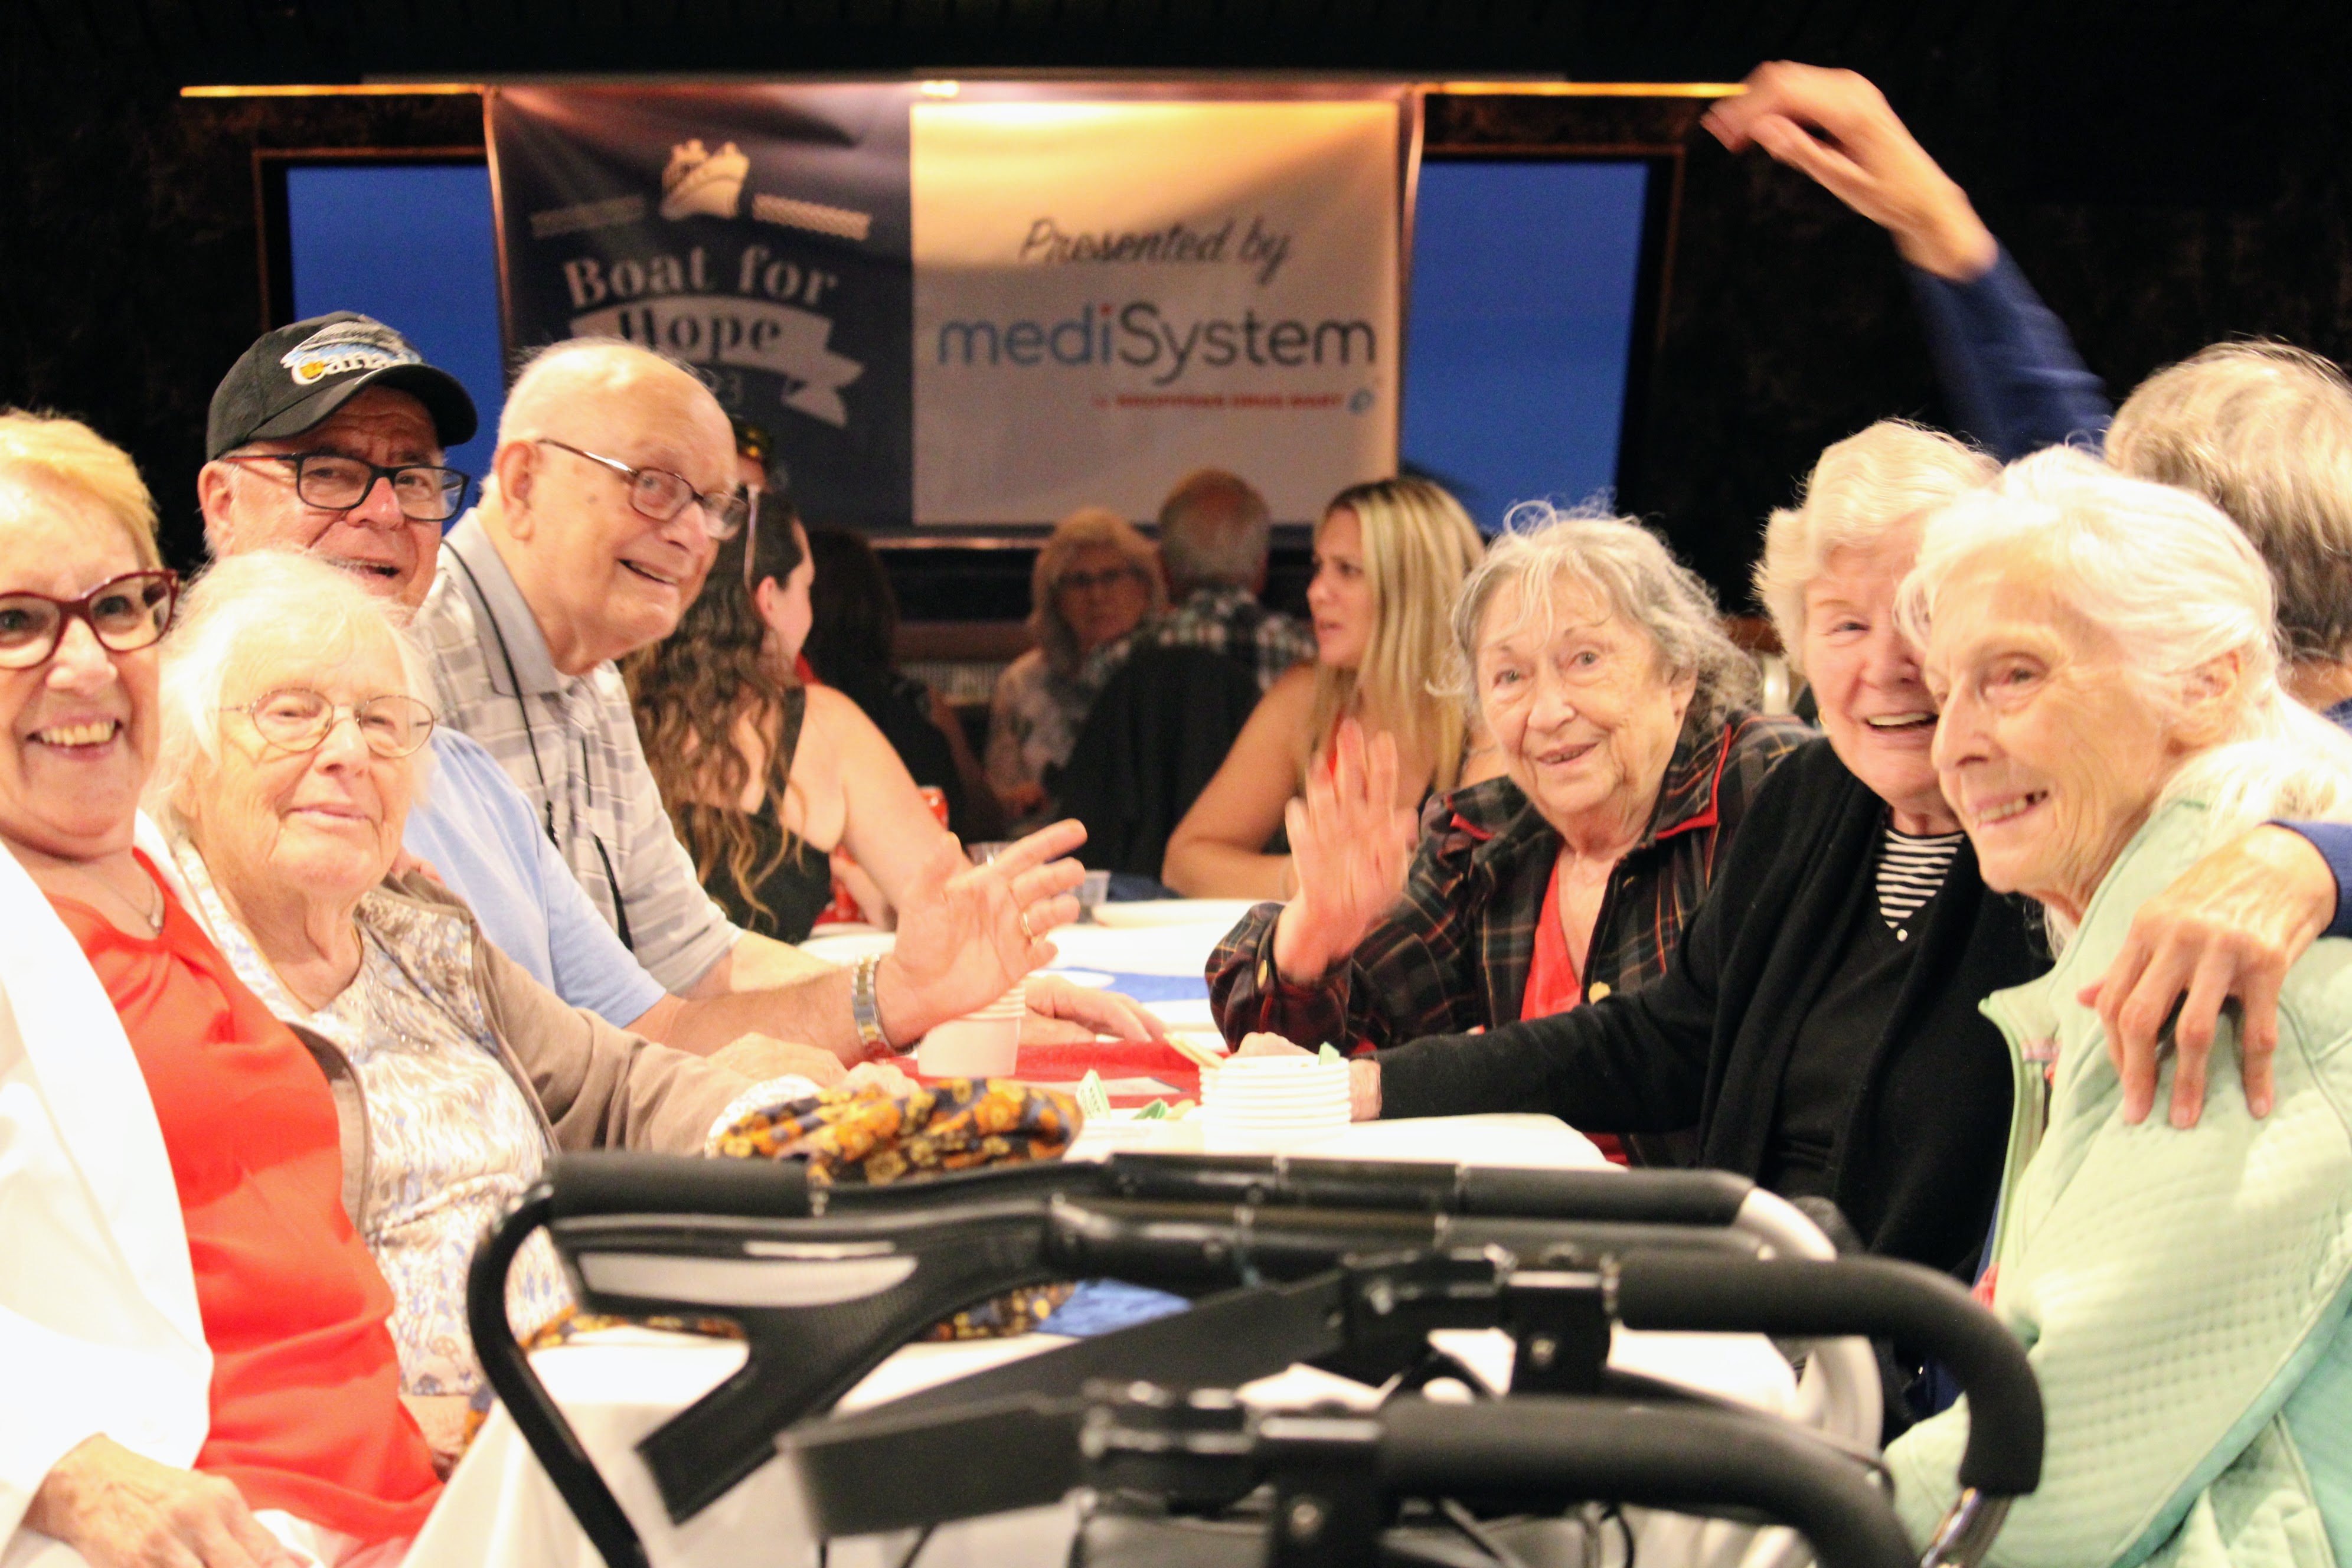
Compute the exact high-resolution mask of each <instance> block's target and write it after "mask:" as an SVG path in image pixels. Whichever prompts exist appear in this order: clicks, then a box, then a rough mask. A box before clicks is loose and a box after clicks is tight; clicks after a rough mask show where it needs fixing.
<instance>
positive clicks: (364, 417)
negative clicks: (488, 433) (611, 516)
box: [196, 310, 479, 611]
mask: <svg viewBox="0 0 2352 1568" xmlns="http://www.w3.org/2000/svg"><path fill="white" fill-rule="evenodd" d="M478 423H479V421H478V418H477V416H476V415H475V413H474V400H473V399H472V398H471V397H468V396H467V395H466V389H465V387H464V386H462V385H461V384H459V383H458V381H457V377H456V376H453V375H451V374H449V373H448V372H447V371H445V370H441V369H437V368H436V367H435V366H433V365H431V364H428V363H425V356H424V355H423V354H421V353H417V352H416V348H415V345H414V344H412V343H411V342H409V341H408V340H407V339H406V338H404V337H402V336H401V335H400V334H399V333H398V332H396V331H393V330H392V329H391V328H390V327H387V326H385V325H384V324H383V322H382V321H375V320H373V319H372V318H370V317H367V316H362V315H359V314H357V313H356V312H353V311H351V310H338V311H336V312H334V313H333V314H332V315H327V316H314V317H312V318H311V319H310V320H309V321H297V322H295V323H294V324H293V325H292V326H290V327H280V328H278V330H277V331H273V332H268V333H266V334H264V335H263V337H262V338H261V340H260V342H257V343H255V344H254V345H253V346H252V347H251V348H249V349H247V350H246V351H245V353H243V354H242V355H240V356H239V357H238V359H237V362H236V363H235V364H233V365H231V366H230V367H229V372H228V374H227V375H226V376H225V377H223V378H222V380H221V384H220V386H219V388H218V389H217V390H216V391H215V392H214V394H213V404H212V416H211V418H210V420H209V421H208V422H207V425H206V428H205V456H206V457H207V458H209V459H210V460H209V461H207V462H206V463H205V467H204V469H203V471H202V472H201V473H200V474H199V475H198V476H197V479H196V493H197V498H198V500H199V501H200V502H201V503H202V505H203V507H204V513H205V537H206V539H207V541H208V542H210V543H211V545H212V548H213V552H214V553H215V554H222V555H228V554H236V553H237V552H240V551H245V550H252V549H257V548H259V547H261V546H263V545H278V546H280V547H292V548H295V549H299V550H307V551H309V552H311V553H313V554H316V555H318V556H320V557H321V558H322V559H325V560H327V561H331V562H332V563H334V564H336V565H338V566H341V567H343V568H345V569H346V570H348V571H351V572H352V573H354V574H358V575H359V576H360V577H361V578H362V581H364V582H366V583H367V585H368V586H369V587H370V588H371V589H372V590H376V591H382V592H385V593H387V594H388V595H389V596H391V597H394V598H396V599H398V600H399V601H400V602H401V603H402V604H404V605H406V606H407V607H408V608H409V609H410V610H412V611H413V610H415V608H416V606H417V605H420V604H422V603H424V601H425V591H426V590H427V589H429V588H431V587H432V586H433V567H434V557H435V552H436V551H437V550H438V549H439V548H440V543H441V525H442V524H443V523H444V522H446V521H448V520H449V519H451V518H453V517H455V516H457V513H458V511H459V510H461V509H462V508H463V506H464V504H465V500H466V486H467V476H466V475H464V474H461V473H459V472H458V471H457V469H455V468H446V467H445V466H444V465H443V461H442V452H443V450H444V449H445V448H446V447H454V446H456V445H457V443H458V442H460V441H465V440H468V439H470V438H471V437H472V436H473V434H474V431H475V428H476V426H477V425H478ZM384 481H388V482H384Z"/></svg>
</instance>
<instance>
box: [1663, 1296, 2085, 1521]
mask: <svg viewBox="0 0 2352 1568" xmlns="http://www.w3.org/2000/svg"><path fill="white" fill-rule="evenodd" d="M1727 1309H1728V1310H1729V1313H1730V1316H1731V1317H1732V1318H1733V1319H1735V1320H1736V1321H1737V1324H1738V1327H1740V1328H1743V1329H1746V1330H1748V1331H1752V1332H1756V1333H1763V1334H1801V1335H1804V1336H1806V1337H1808V1338H1813V1339H1819V1338H1823V1337H1825V1336H1830V1335H1839V1334H1857V1335H1862V1336H1864V1337H1867V1338H1871V1339H1896V1340H1902V1341H1903V1342H1906V1343H1907V1344H1914V1345H1917V1346H1918V1347H1919V1348H1921V1349H1922V1350H1925V1351H1927V1352H1930V1353H1931V1354H1933V1355H1935V1356H1936V1357H1937V1359H1939V1360H1941V1361H1942V1362H1944V1363H1946V1364H1947V1365H1948V1366H1949V1367H1950V1368H1951V1369H1952V1373H1953V1375H1954V1376H1955V1377H1957V1378H1958V1380H1959V1384H1960V1387H1961V1388H1962V1389H1963V1390H1964V1391H1965V1392H1966V1393H1967V1394H1968V1396H1969V1441H1968V1447H1967V1450H1966V1452H1965V1453H1963V1455H1962V1456H1961V1458H1960V1468H1959V1480H1960V1484H1961V1485H1962V1486H1963V1487H1967V1488H1971V1489H1975V1490H1977V1491H1979V1492H1988V1493H1992V1494H1994V1495H1997V1496H2002V1497H2021V1496H2023V1495H2024V1494H2026V1493H2027V1492H2030V1491H2032V1489H2034V1488H2035V1487H2036V1486H2037V1485H2039V1484H2040V1482H2041V1479H2042V1389H2041V1384H2039V1383H2038V1382H2036V1381H2035V1379H2034V1376H2033V1366H2032V1363H2031V1362H2029V1361H2027V1360H2026V1359H2025V1347H2024V1346H2023V1345H2021V1344H2020V1343H2019V1342H2017V1338H2016V1336H2015V1335H2013V1334H2011V1333H2010V1331H2008V1330H2006V1329H2004V1328H2002V1327H2001V1325H2000V1320H1999V1319H1997V1318H1995V1317H1994V1316H1993V1315H1992V1314H1991V1313H1990V1312H1988V1311H1986V1310H1984V1309H1983V1308H1982V1307H1980V1306H1979V1305H1978V1304H1977V1303H1976V1301H1975V1300H1973V1299H1971V1298H1970V1297H1969V1293H1968V1292H1967V1291H1966V1290H1964V1289H1961V1288H1960V1286H1959V1285H1958V1283H1957V1282H1956V1281H1955V1280H1953V1279H1951V1277H1950V1276H1948V1275H1945V1274H1939V1273H1937V1271H1936V1270H1934V1269H1932V1268H1921V1267H1919V1266H1918V1265H1917V1264H1916V1263H1899V1262H1896V1261H1895V1260H1894V1259H1892V1258H1839V1259H1837V1260H1836V1261H1835V1262H1814V1261H1811V1260H1807V1259H1793V1258H1791V1259H1780V1258H1774V1259H1769V1260H1761V1259H1755V1258H1706V1259H1697V1258H1687V1259H1686V1258H1675V1257H1673V1256H1671V1255H1665V1254H1655V1253H1652V1254H1644V1255H1643V1256H1640V1257H1634V1258H1626V1259H1625V1261H1624V1266H1623V1267H1622V1268H1621V1269H1620V1270H1619V1273H1618V1278H1617V1321H1620V1322H1622V1323H1623V1324H1624V1325H1625V1326H1626V1327H1627V1328H1629V1329H1698V1330H1720V1329H1722V1328H1724V1327H1726V1326H1727V1321H1726V1313H1727Z"/></svg>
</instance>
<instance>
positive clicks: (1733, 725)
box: [1209, 713, 1812, 1055]
mask: <svg viewBox="0 0 2352 1568" xmlns="http://www.w3.org/2000/svg"><path fill="white" fill-rule="evenodd" d="M1811 738H1812V731H1811V730H1810V729H1808V728H1807V727H1806V726H1804V725H1803V724H1801V723H1799V722H1798V721H1795V720H1793V719H1768V718H1763V717H1760V716H1759V715H1756V714H1749V713H1742V714H1735V715H1734V716H1733V717H1732V719H1731V720H1730V721H1729V722H1728V723H1727V724H1721V725H1708V726H1706V727H1704V728H1701V727H1698V726H1696V725H1686V726H1685V728H1684V730H1683V733H1682V736H1681V738H1680V739H1679V740H1678V741H1677V742H1675V752H1674V755H1673V756H1672V757H1671V758H1670V759H1669V760H1668V761H1667V763H1666V773H1665V778H1664V781H1663V782H1662V783H1661V784H1660V785H1659V788H1658V804H1657V806H1656V809H1655V810H1654V812H1653V814H1652V816H1651V818H1650V826H1649V827H1648V829H1647V830H1646V831H1645V832H1644V833H1643V836H1642V839H1641V842H1640V843H1638V844H1636V845H1635V846H1634V847H1633V848H1632V849H1631V850H1629V851H1627V853H1626V855H1625V858H1623V859H1622V860H1621V861H1619V862H1618V866H1617V870H1616V873H1615V875H1614V876H1613V877H1612V879H1611V880H1610V884H1609V889H1608V891H1607V893H1606V894H1604V895H1603V898H1602V901H1601V913H1600V916H1599V918H1598V920H1596V921H1595V922H1594V925H1593V931H1592V942H1591V946H1590V948H1589V950H1588V952H1587V956H1586V959H1585V966H1584V974H1583V980H1584V994H1585V998H1586V1000H1588V1001H1597V1000H1599V999H1600V998H1601V997H1603V996H1606V995H1608V994H1610V993H1611V992H1612V991H1616V990H1623V989H1625V988H1627V987H1629V986H1637V985H1642V984H1646V983H1648V982H1649V981H1651V980H1654V979H1655V978H1656V977H1657V976H1658V975H1659V974H1661V973H1664V970H1665V967H1666V964H1667V963H1668V961H1669V960H1670V959H1671V958H1672V957H1673V955H1674V951H1675V943H1676V942H1679V941H1680V939H1681V937H1682V930H1683V924H1684V922H1685V921H1686V920H1688V919H1689V918H1690V913H1691V911H1692V910H1695V909H1696V908H1697V906H1698V901H1699V900H1700V899H1701V898H1702V897H1703V896H1705V894H1706V888H1707V884H1708V883H1709V882H1710V881H1711V880H1713V879H1714V876H1715V866H1716V860H1717V851H1718V849H1719V848H1720V847H1722V846H1723V845H1726V844H1728V843H1729V842H1730V838H1731V835H1732V832H1733V831H1734V830H1735V829H1736V828H1737V827H1738V825H1739V821H1740V818H1741V817H1742V816H1744V815H1746V812H1747V809H1748V802H1749V801H1750V800H1752V799H1753V798H1755V795H1756V791H1757V789H1758V788H1759V786H1760V785H1761V784H1763V782H1764V776H1765V775H1766V774H1767V773H1769V772H1770V771H1771V769H1772V765H1773V764H1774V763H1777V762H1779V761H1780V759H1781V758H1782V757H1783V756H1785V755H1787V754H1788V753H1789V752H1791V751H1793V750H1795V749H1796V748H1797V747H1798V746H1799V745H1801V744H1802V743H1803V742H1806V741H1808V740H1810V739H1811ZM1421 826H1422V831H1421V847H1420V849H1419V852H1418V853H1417V854H1416V855H1415V856H1414V858H1413V863H1412V870H1411V872H1410V873H1409V874H1408V876H1407V878H1406V881H1405V892H1404V897H1403V899H1402V900H1400V902H1399V903H1398V904H1397V906H1396V908H1395V909H1393V910H1391V911H1390V913H1389V915H1388V917H1387V918H1386V919H1385V920H1383V921H1381V923H1380V924H1379V925H1377V926H1375V927H1374V928H1373V929H1372V931H1371V932H1370V935H1368V936H1366V937H1365V939H1364V940H1363V941H1362V942H1360V943H1359V944H1358V945H1357V948H1356V951H1355V952H1354V953H1353V954H1351V955H1350V957H1349V961H1348V962H1347V963H1343V964H1340V965H1338V966H1336V967H1334V968H1333V969H1332V971H1331V972H1330V973H1328V974H1326V975H1325V976H1324V977H1323V978H1322V979H1321V980H1320V981H1318V982H1315V983H1313V984H1304V985H1298V984H1291V983H1290V982H1289V981H1287V980H1285V979H1284V978H1283V977H1282V976H1281V974H1280V973H1277V972H1276V968H1275V964H1274V922H1275V919H1276V916H1278V915H1279V914H1280V913H1281V912H1282V906H1281V905H1279V904H1260V905H1258V906H1257V907H1256V908H1255V909H1254V910H1251V911H1250V912H1249V913H1248V914H1247V915H1245V916H1244V917H1243V918H1242V921H1241V923H1240V924H1239V925H1237V926H1235V927H1234V929H1233V930H1232V931H1230V932H1228V933H1226V936H1225V939H1224V940H1223V942H1219V943H1218V944H1217V950H1216V952H1215V953H1214V954H1213V955H1212V956H1211V958H1210V960H1209V995H1210V998H1211V1002H1212V1005H1213V1006H1214V1008H1215V1010H1216V1016H1217V1023H1218V1026H1220V1027H1221V1028H1222V1029H1223V1031H1224V1036H1225V1038H1226V1039H1228V1040H1231V1041H1233V1042H1234V1043H1236V1044H1238V1043H1239V1042H1240V1040H1241V1037H1243V1036H1244V1035H1245V1034H1248V1033H1250V1032H1251V1031H1253V1030H1259V1029H1263V1030H1267V1031H1270V1032H1272V1033H1275V1034H1278V1035H1281V1036H1283V1037H1286V1038H1287V1039H1290V1040H1293V1041H1296V1042H1297V1043H1298V1044H1300V1045H1303V1046H1307V1047H1313V1046H1315V1045H1316V1044H1318V1042H1321V1041H1326V1040H1328V1041H1329V1042H1330V1043H1331V1044H1333V1045H1334V1046H1337V1047H1339V1048H1340V1049H1342V1050H1344V1051H1347V1052H1349V1054H1351V1055H1360V1054H1361V1053H1363V1052H1365V1051H1370V1050H1375V1049H1380V1048H1383V1047H1389V1046H1396V1045H1402V1044H1403V1043H1404V1042H1406V1041H1407V1040H1413V1039H1418V1038H1420V1037H1423V1036H1424V1035H1452V1034H1464V1033H1466V1032H1468V1031H1469V1030H1472V1029H1475V1028H1484V1027H1488V1026H1493V1025H1496V1024H1506V1023H1513V1022H1516V1021H1517V1019H1518V1016H1519V1003H1520V999H1521V997H1522V996H1523V995H1524V994H1526V991H1527V984H1528V969H1529V967H1530V966H1531V965H1532V964H1533V963H1534V959H1535V945H1536V942H1535V934H1536V922H1537V921H1538V919H1539V918H1540V917H1541V915H1542V912H1543V900H1544V889H1545V888H1546V887H1547V886H1548V885H1549V883H1550V880H1551V869H1552V862H1553V861H1554V860H1555V859H1557V858H1559V847H1560V839H1559V834H1558V833H1556V832H1554V831H1553V830H1552V828H1551V826H1550V825H1549V823H1547V822H1545V821H1544V819H1543V817H1542V816H1539V815H1538V813H1537V811H1536V808H1535V807H1534V806H1533V805H1530V804H1529V803H1528V798H1527V796H1526V795H1522V794H1520V793H1519V788H1518V786H1517V784H1513V783H1511V782H1510V781H1509V780H1508V779H1499V778H1498V779H1489V780H1487V781H1486V783H1484V784H1473V785H1472V786H1470V787H1469V788H1467V789H1462V790H1456V791H1454V793H1453V794H1452V795H1442V796H1438V797H1436V798H1433V800H1432V801H1431V802H1430V803H1429V805H1428V806H1427V807H1426V808H1424V809H1423V814H1422V825H1421Z"/></svg>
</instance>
